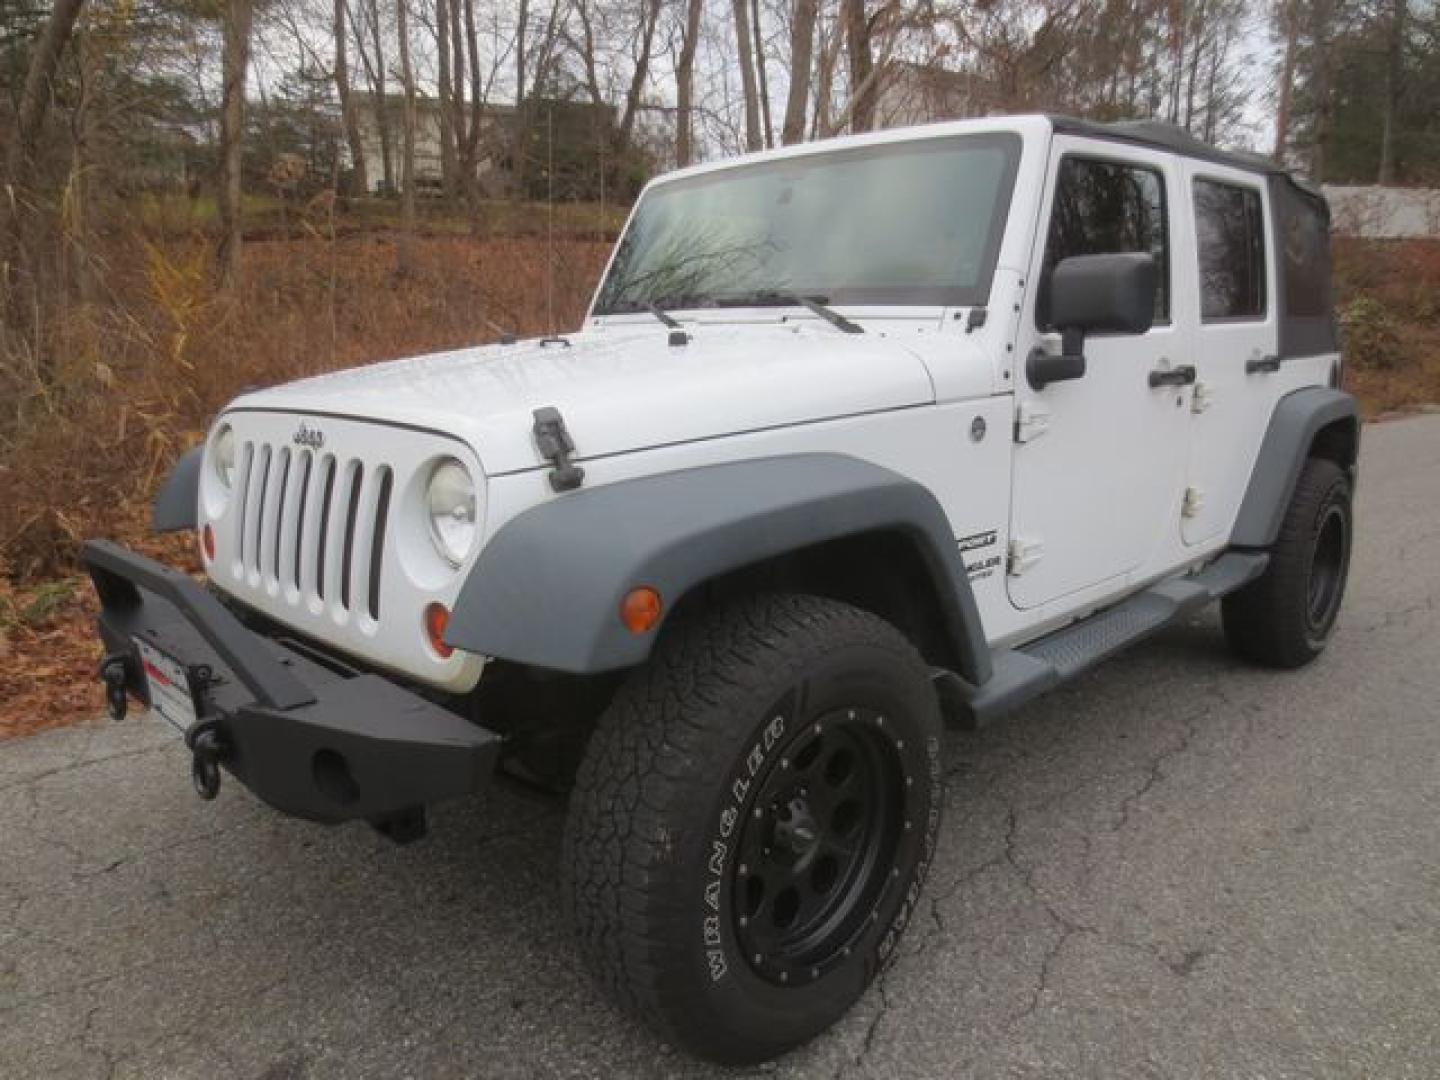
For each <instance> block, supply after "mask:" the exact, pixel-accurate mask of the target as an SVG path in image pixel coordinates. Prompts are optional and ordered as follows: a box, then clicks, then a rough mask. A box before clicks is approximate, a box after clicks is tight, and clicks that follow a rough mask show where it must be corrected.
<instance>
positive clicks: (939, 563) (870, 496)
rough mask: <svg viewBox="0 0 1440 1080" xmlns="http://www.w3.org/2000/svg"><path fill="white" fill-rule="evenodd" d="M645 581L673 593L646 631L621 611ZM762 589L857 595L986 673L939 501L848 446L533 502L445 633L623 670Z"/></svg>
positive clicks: (572, 663)
mask: <svg viewBox="0 0 1440 1080" xmlns="http://www.w3.org/2000/svg"><path fill="white" fill-rule="evenodd" d="M861 571H864V572H863V573H862V572H861ZM642 585H645V586H649V587H651V588H654V589H656V590H657V591H658V592H659V593H660V594H661V597H662V598H663V601H664V615H663V617H662V620H661V623H660V624H659V625H658V626H657V627H655V628H653V629H652V630H651V631H649V632H648V633H645V634H641V635H636V634H632V633H630V632H629V631H628V630H627V629H626V628H625V626H624V625H623V623H622V622H621V621H620V618H619V610H620V604H621V601H622V600H623V598H624V596H625V594H626V593H627V592H628V591H629V590H630V589H633V588H635V587H637V586H642ZM762 588H777V589H785V590H790V591H794V590H797V589H799V590H802V591H813V592H816V593H817V594H820V595H826V596H830V597H831V598H833V599H839V600H844V601H846V602H849V603H852V604H855V605H856V606H857V607H861V608H864V609H866V610H870V611H872V612H874V613H875V614H878V615H880V616H881V617H884V618H886V619H888V620H890V621H892V622H894V623H895V624H896V625H897V626H898V627H899V628H900V629H901V630H902V631H903V632H905V633H906V634H907V635H908V636H911V639H912V641H914V642H915V643H916V645H917V647H919V648H920V649H921V651H922V652H923V653H924V654H925V655H926V656H927V658H928V659H930V660H931V661H932V662H934V663H937V664H941V665H943V666H946V667H950V668H952V669H953V670H955V671H957V672H959V673H960V674H961V675H962V676H964V677H965V678H966V679H968V680H971V681H973V682H976V683H979V682H984V681H985V679H987V678H988V677H989V674H990V658H989V652H988V649H987V648H986V646H985V641H984V635H983V632H982V630H981V626H980V620H979V613H978V611H977V609H976V606H975V601H974V597H973V595H972V594H971V592H970V586H969V580H968V577H967V576H966V572H965V565H964V561H963V560H962V559H961V557H960V552H959V549H958V547H957V545H956V543H955V538H954V535H953V530H952V529H951V527H950V523H949V519H948V518H947V517H946V515H945V513H944V511H943V510H942V509H941V507H940V505H939V503H938V502H937V501H936V500H935V497H934V495H933V494H931V493H930V492H929V491H928V490H927V489H926V488H925V487H924V486H923V485H921V484H918V483H916V482H915V481H914V480H911V479H908V478H906V477H904V476H901V475H900V474H898V473H895V472H893V471H891V470H889V469H885V468H882V467H880V466H878V465H874V464H872V463H869V462H865V461H862V460H860V459H858V458H854V457H849V456H847V455H842V454H793V455H784V456H780V457H769V458H757V459H752V460H747V461H740V462H733V463H727V464H723V465H711V466H703V467H700V468H694V469H684V470H678V471H675V472H669V473H662V474H657V475H653V476H648V477H642V478H638V479H634V480H624V481H618V482H615V483H611V484H606V485H602V486H597V487H593V488H586V489H582V490H581V491H578V492H575V493H573V494H569V495H565V496H562V497H559V498H556V499H552V500H550V501H548V502H546V503H543V504H541V505H539V506H537V507H534V508H532V509H530V510H527V511H525V512H524V513H522V514H520V515H518V516H517V517H516V518H514V519H513V520H512V521H510V522H508V523H507V524H506V525H504V526H503V527H502V528H501V529H500V530H499V532H497V533H496V535H495V536H494V537H492V538H491V540H490V541H489V543H487V544H486V546H485V549H484V550H483V551H482V552H481V554H480V557H479V559H478V560H477V561H476V563H475V566H474V567H473V568H472V570H471V572H470V575H469V577H468V578H467V579H466V582H465V584H464V586H463V587H462V589H461V591H460V594H459V596H458V598H457V600H456V605H455V610H454V612H453V614H452V616H451V620H450V624H449V627H448V629H447V632H446V641H447V642H449V643H450V644H451V645H454V646H455V647H457V648H461V649H467V650H470V651H473V652H478V653H482V654H485V655H489V656H496V657H501V658H503V659H506V660H510V661H514V662H518V663H524V664H530V665H533V666H537V667H544V668H552V669H557V670H561V671H569V672H601V671H610V670H616V669H619V668H624V667H632V666H634V665H636V664H639V663H642V662H643V661H644V660H645V659H646V658H647V657H648V656H649V653H650V650H651V648H652V647H653V645H654V642H655V640H656V639H657V637H658V636H659V634H660V633H662V632H663V630H664V628H665V626H666V624H668V623H669V622H670V620H672V619H673V618H674V617H675V615H676V613H677V612H678V611H680V610H683V609H687V608H691V607H693V606H695V605H700V604H704V603H706V602H709V601H711V600H713V599H719V598H724V597H728V596H733V595H735V594H736V593H737V592H740V591H745V590H757V589H762ZM897 589H898V590H900V591H897Z"/></svg>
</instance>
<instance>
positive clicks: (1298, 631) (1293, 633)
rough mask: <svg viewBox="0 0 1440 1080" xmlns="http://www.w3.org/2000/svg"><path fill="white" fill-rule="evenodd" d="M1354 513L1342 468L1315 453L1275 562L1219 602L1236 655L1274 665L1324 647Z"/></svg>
mask: <svg viewBox="0 0 1440 1080" xmlns="http://www.w3.org/2000/svg"><path fill="white" fill-rule="evenodd" d="M1353 520H1354V518H1353V513H1352V507H1351V490H1350V478H1349V476H1347V475H1346V473H1345V470H1343V469H1342V468H1340V466H1339V465H1337V464H1335V463H1334V462H1333V461H1327V460H1325V459H1324V458H1310V459H1309V460H1308V461H1306V463H1305V467H1304V468H1303V469H1302V470H1301V473H1300V478H1299V480H1298V481H1297V482H1296V484H1295V493H1294V495H1293V496H1292V497H1291V499H1290V506H1289V508H1288V509H1287V510H1286V512H1285V520H1284V521H1283V522H1282V523H1281V525H1280V535H1279V537H1278V538H1277V540H1276V541H1275V546H1274V548H1273V549H1272V551H1271V552H1270V565H1269V566H1267V567H1266V568H1265V572H1264V573H1263V574H1261V575H1260V577H1258V578H1256V579H1255V580H1254V581H1252V582H1250V584H1248V585H1246V586H1245V587H1244V588H1242V589H1239V590H1237V591H1236V592H1235V593H1232V594H1231V595H1230V596H1228V597H1226V598H1225V600H1224V601H1223V603H1222V604H1221V616H1222V621H1223V623H1224V626H1225V637H1226V639H1227V640H1228V641H1229V643H1230V647H1231V648H1232V649H1233V650H1234V651H1235V653H1236V654H1237V655H1239V656H1240V657H1242V658H1244V659H1246V660H1249V661H1251V662H1252V663H1256V664H1263V665H1264V666H1266V667H1274V668H1297V667H1301V666H1303V665H1304V664H1308V663H1309V662H1310V661H1311V660H1313V659H1315V657H1317V656H1319V655H1320V653H1321V652H1322V651H1323V650H1324V648H1325V645H1326V644H1327V643H1328V642H1329V640H1330V636H1331V634H1332V633H1333V632H1334V630H1335V621H1336V618H1337V617H1338V616H1339V613H1340V604H1341V601H1342V600H1343V599H1344V595H1345V580H1346V577H1347V576H1348V574H1349V568H1350V548H1351V539H1352V535H1353Z"/></svg>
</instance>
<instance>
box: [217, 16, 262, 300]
mask: <svg viewBox="0 0 1440 1080" xmlns="http://www.w3.org/2000/svg"><path fill="white" fill-rule="evenodd" d="M254 14H255V10H254V8H253V6H252V4H251V0H229V3H228V5H227V7H226V12H225V27H224V39H225V40H224V49H223V58H222V61H221V66H222V69H223V79H224V82H223V86H222V90H221V98H220V250H219V264H220V284H221V287H222V288H226V289H228V288H231V287H232V286H233V285H234V284H235V282H236V280H237V279H238V278H239V276H240V225H241V221H240V193H241V180H240V169H241V164H242V159H243V156H244V149H245V76H246V73H247V72H248V70H249V68H250V24H251V22H252V21H253V18H254Z"/></svg>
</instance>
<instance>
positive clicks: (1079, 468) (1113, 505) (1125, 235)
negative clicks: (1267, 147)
mask: <svg viewBox="0 0 1440 1080" xmlns="http://www.w3.org/2000/svg"><path fill="white" fill-rule="evenodd" d="M1049 170H1050V172H1049V179H1048V182H1047V190H1046V195H1045V200H1044V209H1043V217H1042V222H1043V224H1042V230H1043V231H1042V232H1041V233H1040V235H1039V241H1038V242H1037V251H1036V252H1035V255H1034V259H1033V262H1032V265H1031V270H1030V273H1031V277H1032V279H1033V280H1034V281H1035V282H1036V286H1037V287H1036V288H1034V289H1031V290H1028V291H1027V301H1026V305H1025V311H1024V312H1023V313H1022V324H1021V325H1022V327H1028V329H1027V330H1025V331H1022V333H1021V334H1020V336H1019V341H1018V344H1017V350H1018V352H1019V355H1020V356H1021V357H1023V356H1025V355H1026V354H1027V353H1028V351H1029V350H1030V349H1031V348H1043V349H1045V350H1047V351H1049V352H1052V353H1055V352H1058V351H1059V348H1060V341H1059V334H1058V333H1055V332H1054V330H1053V328H1051V327H1050V326H1049V324H1048V319H1047V309H1048V304H1049V299H1048V291H1049V275H1050V272H1051V271H1052V270H1053V269H1054V267H1055V265H1056V264H1057V263H1058V262H1059V261H1060V260H1061V259H1063V258H1066V257H1068V256H1071V255H1098V254H1107V253H1113V252H1134V251H1140V252H1148V253H1150V254H1151V255H1153V256H1154V257H1155V259H1156V262H1157V264H1158V268H1159V281H1160V285H1159V289H1158V292H1157V295H1156V301H1155V305H1156V310H1155V324H1154V326H1153V327H1152V328H1151V329H1150V331H1149V332H1148V333H1145V334H1092V335H1090V336H1089V337H1088V338H1087V339H1086V341H1085V359H1086V371H1085V374H1084V376H1082V377H1081V378H1078V379H1074V380H1071V381H1068V382H1059V383H1051V384H1049V385H1048V386H1046V387H1044V388H1043V389H1040V390H1036V389H1034V388H1032V387H1031V386H1029V385H1028V384H1027V382H1026V380H1025V378H1024V375H1023V374H1022V372H1023V364H1017V367H1018V368H1020V371H1017V379H1016V388H1015V398H1016V408H1017V411H1018V416H1017V424H1016V442H1017V445H1016V447H1015V456H1014V490H1013V496H1012V504H1011V505H1012V512H1011V530H1012V534H1011V549H1010V576H1009V577H1008V579H1007V581H1008V591H1009V595H1010V600H1011V602H1012V603H1013V604H1014V605H1015V606H1016V607H1018V608H1022V609H1033V608H1036V607H1039V606H1041V605H1044V604H1048V603H1050V602H1052V601H1061V602H1062V603H1063V598H1065V597H1067V596H1070V595H1071V594H1075V593H1078V592H1080V591H1081V590H1085V589H1087V588H1089V587H1091V586H1100V585H1104V584H1105V583H1116V584H1122V583H1123V579H1124V576H1125V575H1126V574H1127V573H1128V572H1129V571H1131V570H1134V569H1136V568H1137V567H1139V566H1140V565H1141V564H1142V563H1145V562H1146V561H1147V559H1148V558H1150V557H1151V556H1152V555H1153V554H1154V553H1155V552H1156V551H1157V550H1159V549H1161V548H1162V547H1163V546H1165V545H1169V544H1173V545H1176V546H1178V538H1177V533H1178V528H1179V527H1178V524H1177V522H1178V517H1179V499H1180V493H1181V489H1182V488H1183V484H1184V473H1185V461H1186V454H1187V451H1188V448H1189V437H1188V436H1189V425H1188V419H1189V417H1188V413H1187V412H1186V410H1185V408H1184V402H1185V401H1186V399H1187V398H1188V388H1187V387H1180V388H1153V387H1152V386H1151V385H1150V381H1149V378H1150V373H1151V372H1152V371H1164V370H1168V369H1171V368H1174V367H1181V366H1183V365H1184V364H1186V363H1188V362H1189V355H1188V354H1189V347H1190V345H1191V339H1190V337H1189V335H1188V332H1186V330H1188V327H1186V328H1185V329H1184V330H1182V325H1183V324H1184V323H1186V322H1188V321H1189V319H1188V314H1189V311H1190V310H1192V309H1189V308H1186V309H1185V313H1186V316H1187V317H1186V318H1185V319H1183V320H1182V318H1181V315H1180V311H1179V310H1178V309H1177V305H1176V304H1175V303H1174V302H1173V298H1172V296H1171V286H1172V283H1173V282H1174V281H1175V280H1176V274H1175V273H1174V267H1173V265H1172V263H1173V260H1174V258H1175V251H1177V250H1181V249H1182V248H1181V247H1180V246H1179V245H1177V243H1176V237H1177V234H1181V235H1188V230H1183V231H1182V230H1180V229H1177V228H1176V223H1177V217H1176V210H1175V205H1174V204H1175V202H1176V199H1177V195H1178V193H1180V191H1181V184H1182V179H1181V172H1180V166H1179V164H1178V162H1177V161H1176V159H1175V158H1174V157H1173V156H1172V155H1170V154H1167V153H1164V152H1162V151H1156V150H1148V149H1145V148H1143V147H1139V146H1130V145H1126V144H1124V143H1119V142H1115V143H1110V142H1105V143H1099V142H1096V141H1095V140H1086V139H1079V138H1074V137H1069V136H1061V135H1057V136H1056V137H1055V139H1054V141H1053V144H1052V150H1051V160H1050V165H1049Z"/></svg>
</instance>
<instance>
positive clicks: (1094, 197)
mask: <svg viewBox="0 0 1440 1080" xmlns="http://www.w3.org/2000/svg"><path fill="white" fill-rule="evenodd" d="M1133 251H1140V252H1148V253H1149V254H1151V255H1153V256H1154V257H1155V264H1156V266H1157V267H1158V268H1159V271H1160V273H1159V282H1158V284H1157V287H1156V290H1155V322H1156V323H1157V324H1160V323H1166V322H1169V321H1170V236H1169V230H1168V228H1167V227H1166V216H1165V181H1164V179H1163V178H1162V177H1161V176H1160V173H1159V171H1158V170H1156V169H1153V168H1149V167H1147V166H1143V165H1128V164H1125V163H1122V162H1118V161H1100V160H1096V159H1091V158H1079V157H1066V158H1065V159H1064V160H1062V161H1061V162H1060V173H1059V176H1058V177H1057V178H1056V181H1055V204H1054V207H1053V208H1052V210H1051V212H1050V230H1049V234H1048V236H1047V237H1046V241H1045V262H1044V269H1043V270H1042V272H1041V275H1040V294H1039V296H1038V297H1037V299H1036V308H1035V315H1036V322H1037V323H1038V325H1039V326H1040V328H1041V329H1042V330H1049V329H1052V327H1051V326H1050V321H1049V315H1050V272H1051V271H1052V270H1054V269H1055V264H1056V263H1058V262H1059V261H1060V260H1061V259H1065V258H1069V257H1070V256H1071V255H1110V254H1117V253H1121V252H1133Z"/></svg>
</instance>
